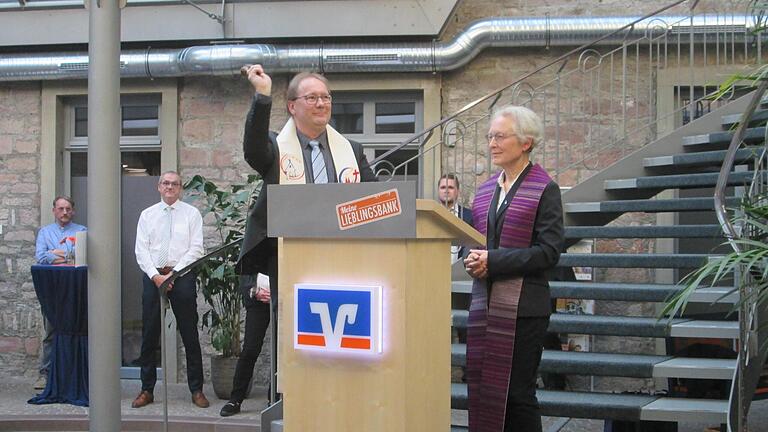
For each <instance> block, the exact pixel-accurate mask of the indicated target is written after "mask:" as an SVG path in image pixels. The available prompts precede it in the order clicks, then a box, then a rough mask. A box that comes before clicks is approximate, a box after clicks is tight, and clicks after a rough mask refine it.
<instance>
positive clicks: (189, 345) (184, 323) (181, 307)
mask: <svg viewBox="0 0 768 432" xmlns="http://www.w3.org/2000/svg"><path fill="white" fill-rule="evenodd" d="M195 279H196V276H195V274H194V272H191V273H189V274H187V275H185V276H182V277H180V278H178V279H176V280H175V281H174V282H173V289H172V290H171V291H170V292H168V299H169V300H170V302H171V309H172V310H173V315H174V316H175V317H176V326H177V328H178V329H179V333H181V341H182V342H183V343H184V351H185V352H186V353H187V384H188V385H189V391H190V392H192V393H194V392H196V391H198V390H202V389H203V355H202V353H201V352H200V339H199V336H198V334H197V320H198V317H197V289H196V286H195ZM143 282H144V293H143V294H142V297H141V306H142V325H143V328H142V332H141V335H142V339H141V358H140V360H139V361H140V363H141V389H142V390H146V391H149V392H153V391H154V389H155V382H157V370H156V368H157V357H156V355H155V353H156V352H157V349H158V348H159V346H160V345H159V342H160V330H161V329H160V326H161V325H163V324H162V323H161V322H160V294H159V293H158V290H157V287H156V286H155V284H154V282H152V280H150V279H149V277H147V275H144V281H143Z"/></svg>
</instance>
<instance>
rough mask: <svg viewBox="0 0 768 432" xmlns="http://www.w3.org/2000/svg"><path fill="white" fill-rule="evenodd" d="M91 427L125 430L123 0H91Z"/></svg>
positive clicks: (100, 430) (112, 431)
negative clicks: (122, 381)
mask: <svg viewBox="0 0 768 432" xmlns="http://www.w3.org/2000/svg"><path fill="white" fill-rule="evenodd" d="M86 2H87V3H88V4H89V17H90V19H89V26H90V27H89V43H88V56H89V62H88V64H89V66H88V368H89V374H90V375H89V391H90V404H91V407H90V414H89V416H90V430H91V432H97V431H98V432H119V431H120V423H121V421H120V420H121V419H120V363H121V360H120V359H121V355H120V341H121V337H120V317H121V314H120V170H121V168H120V7H119V5H118V0H86Z"/></svg>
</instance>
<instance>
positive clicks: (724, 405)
mask: <svg viewBox="0 0 768 432" xmlns="http://www.w3.org/2000/svg"><path fill="white" fill-rule="evenodd" d="M727 419H728V401H727V400H714V399H682V398H659V399H657V400H655V401H653V402H651V403H650V404H648V405H646V406H644V407H643V409H642V411H640V420H647V421H673V422H700V423H710V424H720V423H725V422H726V421H727Z"/></svg>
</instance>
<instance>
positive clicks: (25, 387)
mask: <svg viewBox="0 0 768 432" xmlns="http://www.w3.org/2000/svg"><path fill="white" fill-rule="evenodd" d="M33 383H34V380H32V379H19V378H9V379H4V380H3V383H2V386H0V431H22V430H55V431H64V430H68V429H66V428H67V427H70V428H72V430H88V429H87V419H88V408H84V407H78V406H74V405H68V404H50V405H31V404H28V403H27V400H28V399H29V398H31V397H32V396H34V395H35V391H34V390H33V389H32V385H33ZM160 384H161V383H158V386H157V387H156V388H155V402H154V403H153V404H150V405H148V406H146V407H144V408H140V409H134V408H131V402H132V401H133V399H134V398H135V397H136V395H137V394H138V393H139V390H140V388H141V385H140V383H139V382H138V381H132V380H131V381H128V380H125V381H123V382H122V393H121V402H120V411H121V415H122V420H123V423H124V425H126V429H127V430H133V431H139V430H142V429H137V428H139V427H141V424H149V423H154V424H155V426H157V425H159V424H160V423H159V422H160V420H161V419H162V416H163V404H162V399H163V397H162V386H161V385H160ZM204 392H205V394H206V396H207V397H208V400H209V401H210V402H211V406H210V407H208V408H205V409H202V408H198V407H196V406H194V405H193V404H192V401H191V399H190V394H189V390H188V389H187V386H186V384H171V385H169V386H168V401H169V403H168V416H169V418H171V419H173V420H175V421H177V422H180V423H182V424H185V425H186V426H185V427H184V428H183V431H184V432H195V431H197V430H202V428H200V429H197V428H194V427H190V426H189V425H190V424H191V423H193V422H203V423H205V424H208V426H207V427H206V428H205V430H212V429H213V427H212V426H210V425H211V424H217V425H219V426H221V428H220V427H216V430H218V429H221V430H227V431H234V430H235V429H236V426H249V427H248V428H246V427H242V428H241V430H249V431H254V430H258V429H255V428H254V426H255V425H258V424H259V420H260V412H261V410H262V409H263V408H264V407H265V406H266V402H267V399H266V391H265V389H263V388H254V389H253V392H252V393H251V398H250V399H247V400H246V401H245V402H244V403H243V406H242V412H241V413H240V414H239V415H235V416H232V417H227V418H223V417H220V416H219V410H220V409H221V407H222V405H224V404H225V403H226V402H227V401H225V400H220V399H218V398H216V396H215V395H214V394H213V389H211V388H210V387H209V386H206V387H205V388H204ZM44 423H50V424H51V428H48V427H46V426H44ZM24 425H28V426H24ZM68 425H71V426H68ZM83 425H84V426H83ZM224 426H229V427H227V428H223V427H224ZM32 427H33V428H32ZM151 430H162V427H160V428H157V427H152V428H151ZM169 430H182V429H177V428H171V429H169Z"/></svg>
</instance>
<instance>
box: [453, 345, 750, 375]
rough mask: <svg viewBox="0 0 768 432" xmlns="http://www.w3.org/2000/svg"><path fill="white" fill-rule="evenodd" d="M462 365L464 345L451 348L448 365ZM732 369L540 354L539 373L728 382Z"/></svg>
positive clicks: (654, 359)
mask: <svg viewBox="0 0 768 432" xmlns="http://www.w3.org/2000/svg"><path fill="white" fill-rule="evenodd" d="M466 362H467V346H466V344H452V345H451V364H452V365H453V366H465V365H466ZM735 368H736V360H735V359H709V358H690V357H671V356H657V355H641V354H615V353H596V352H578V351H556V350H544V352H543V354H542V356H541V364H540V365H539V372H545V373H561V374H567V375H596V376H622V377H632V378H697V379H720V380H730V379H732V378H733V371H734V370H735Z"/></svg>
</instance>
